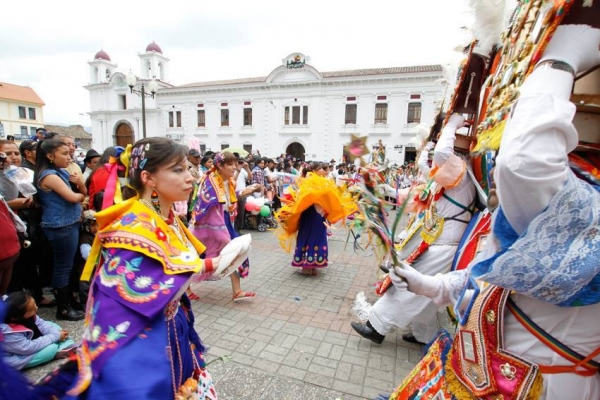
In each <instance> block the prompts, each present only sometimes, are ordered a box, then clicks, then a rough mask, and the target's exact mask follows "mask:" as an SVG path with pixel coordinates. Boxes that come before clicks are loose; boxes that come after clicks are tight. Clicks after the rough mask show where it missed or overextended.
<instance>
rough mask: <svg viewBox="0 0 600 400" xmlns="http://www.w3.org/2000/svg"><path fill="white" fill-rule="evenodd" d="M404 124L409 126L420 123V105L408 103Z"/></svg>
mask: <svg viewBox="0 0 600 400" xmlns="http://www.w3.org/2000/svg"><path fill="white" fill-rule="evenodd" d="M406 122H407V123H409V124H418V123H420V122H421V103H408V114H407V118H406Z"/></svg>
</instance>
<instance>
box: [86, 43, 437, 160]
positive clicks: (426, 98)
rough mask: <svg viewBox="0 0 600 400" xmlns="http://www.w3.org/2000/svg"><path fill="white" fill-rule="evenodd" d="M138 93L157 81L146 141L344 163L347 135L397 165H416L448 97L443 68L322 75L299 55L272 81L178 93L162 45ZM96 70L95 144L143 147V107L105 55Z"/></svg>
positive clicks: (144, 67)
mask: <svg viewBox="0 0 600 400" xmlns="http://www.w3.org/2000/svg"><path fill="white" fill-rule="evenodd" d="M139 58H140V70H141V72H140V76H139V78H138V83H137V85H136V86H137V89H139V88H140V85H141V84H142V83H143V84H145V85H146V91H147V86H148V83H149V81H150V80H151V79H153V78H155V79H156V81H157V83H158V91H157V93H156V96H155V97H154V98H146V100H145V110H146V111H145V114H146V123H147V132H146V135H147V136H148V137H150V136H167V137H170V138H172V139H174V140H177V141H180V142H181V143H185V144H189V145H192V146H194V147H196V146H197V147H198V148H199V149H200V150H201V151H206V150H213V151H218V150H220V149H223V148H226V147H239V148H244V149H246V150H248V151H250V152H254V151H260V154H262V155H263V156H278V155H279V154H281V153H288V154H292V155H294V156H296V157H302V158H304V159H307V160H330V159H336V160H340V159H341V158H342V149H343V146H344V145H346V144H348V142H349V141H350V135H351V134H355V135H358V136H368V141H367V144H368V145H369V146H376V145H377V143H378V140H379V139H381V140H382V141H383V143H384V144H385V145H386V150H387V155H388V158H390V160H392V161H395V162H400V163H401V162H403V161H405V160H407V161H408V160H410V159H414V151H415V149H414V148H413V147H411V143H410V142H411V139H412V138H413V137H414V136H415V129H414V128H415V126H416V125H418V124H419V123H423V124H431V123H432V122H433V119H434V114H435V110H436V107H437V106H438V103H439V101H440V100H441V98H442V96H443V93H444V89H445V87H444V86H442V85H441V84H440V83H439V82H440V81H442V80H443V79H442V78H443V77H444V76H443V70H442V67H441V66H440V65H426V66H412V67H398V68H376V69H361V70H345V71H331V72H321V71H319V70H317V69H316V68H315V67H314V66H312V65H311V64H309V62H308V61H309V58H308V57H306V56H304V55H303V54H300V53H292V54H290V55H289V56H288V57H286V58H284V59H283V60H282V63H281V65H279V66H277V67H276V68H275V69H273V70H272V71H271V72H270V73H269V74H268V75H267V76H263V77H257V78H246V79H235V80H225V81H213V82H197V83H190V84H185V85H179V86H173V85H171V84H170V83H169V81H170V79H169V73H168V72H169V66H168V63H169V59H168V58H167V57H165V56H164V55H163V54H162V50H161V49H160V47H159V46H158V45H157V44H156V43H154V42H153V43H151V44H149V45H148V47H147V48H146V52H144V53H142V54H139ZM88 64H89V65H90V83H89V85H87V86H86V89H88V90H89V91H90V103H91V111H90V113H89V114H90V116H91V120H92V134H93V136H94V146H95V147H96V148H97V149H99V150H100V149H103V148H105V147H107V146H112V145H116V144H118V145H125V144H127V143H131V142H133V141H135V140H138V139H140V138H142V137H143V130H142V109H141V97H140V96H139V95H138V94H135V93H131V91H130V88H129V87H128V86H127V84H126V76H125V75H124V74H123V73H122V72H117V71H116V67H117V66H116V65H115V64H113V63H112V61H111V60H110V57H109V56H108V54H106V53H105V52H104V51H100V52H98V53H97V54H96V56H95V57H94V60H93V61H90V62H89V63H88Z"/></svg>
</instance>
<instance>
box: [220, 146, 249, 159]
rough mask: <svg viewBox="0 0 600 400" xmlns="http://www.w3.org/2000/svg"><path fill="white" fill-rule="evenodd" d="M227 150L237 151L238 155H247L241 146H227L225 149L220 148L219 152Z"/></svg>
mask: <svg viewBox="0 0 600 400" xmlns="http://www.w3.org/2000/svg"><path fill="white" fill-rule="evenodd" d="M224 151H229V152H230V153H238V154H239V155H240V157H246V156H247V155H248V151H247V150H244V149H243V148H241V147H228V148H226V149H223V150H221V152H224Z"/></svg>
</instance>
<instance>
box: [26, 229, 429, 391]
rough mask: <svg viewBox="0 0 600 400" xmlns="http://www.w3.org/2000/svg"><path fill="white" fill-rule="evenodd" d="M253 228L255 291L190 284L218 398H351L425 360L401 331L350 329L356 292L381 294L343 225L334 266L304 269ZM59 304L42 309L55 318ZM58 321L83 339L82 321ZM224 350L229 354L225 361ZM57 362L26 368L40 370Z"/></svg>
mask: <svg viewBox="0 0 600 400" xmlns="http://www.w3.org/2000/svg"><path fill="white" fill-rule="evenodd" d="M248 232H250V233H252V238H253V241H252V251H251V256H250V265H251V267H250V276H249V277H248V278H246V279H244V280H242V288H243V289H244V290H250V291H254V292H256V293H257V297H256V298H255V299H253V300H249V301H243V302H236V303H234V302H233V300H232V292H231V284H230V280H229V279H226V280H223V281H219V282H202V283H199V284H194V285H193V287H192V289H193V290H194V292H195V293H197V294H198V295H199V296H200V300H198V301H194V302H192V303H193V308H194V312H195V315H196V329H197V331H198V333H199V334H200V337H201V338H202V341H203V342H204V344H205V345H206V346H207V347H208V353H207V357H206V359H207V361H208V362H211V361H213V362H212V363H211V365H210V366H209V371H210V372H211V374H212V375H213V378H214V380H215V382H216V388H217V393H218V395H219V399H222V400H238V399H249V400H253V399H257V400H258V399H265V400H266V399H332V400H333V399H346V400H351V399H364V398H366V399H373V398H375V397H377V395H378V394H379V393H383V392H388V393H389V392H391V391H392V390H393V389H394V388H395V387H396V386H397V385H398V384H399V383H400V382H401V380H402V379H403V378H404V377H405V376H406V375H407V374H408V373H409V372H410V370H411V369H412V368H413V367H414V365H415V364H416V363H417V362H418V361H419V360H420V358H421V346H419V345H416V344H411V343H407V342H404V341H403V340H402V338H401V336H402V335H401V334H402V332H392V333H390V334H388V335H387V336H386V338H385V341H384V342H383V343H382V344H381V345H377V344H374V343H372V342H371V341H369V340H367V339H364V338H362V337H360V336H358V334H356V333H355V332H354V331H353V330H352V328H351V327H350V322H351V321H353V320H356V317H355V316H354V315H353V313H352V311H351V308H352V303H353V302H354V298H355V296H356V294H357V293H358V292H361V291H364V292H365V293H366V294H367V297H368V299H369V300H370V301H371V302H374V301H375V300H376V296H375V295H374V290H373V289H374V288H373V285H374V283H375V282H376V275H375V271H376V260H375V257H374V256H371V257H362V256H359V255H357V254H355V253H354V251H353V249H352V244H351V243H348V244H346V231H345V229H344V228H338V229H334V231H333V236H332V237H331V238H330V241H329V261H330V265H329V267H327V268H325V269H323V270H319V275H317V276H306V275H301V274H299V273H298V269H297V268H293V267H291V266H290V260H291V257H292V256H291V254H288V253H286V252H285V251H284V250H283V249H281V247H280V246H279V242H278V240H277V238H276V237H275V235H274V233H273V231H267V232H264V233H260V232H257V231H248ZM242 233H247V232H242ZM54 311H55V310H49V311H46V310H41V311H40V314H41V315H42V316H43V317H44V318H47V319H49V320H52V319H53V318H52V316H53V315H52V313H53V312H54ZM61 325H62V326H63V327H65V328H66V329H70V330H71V332H72V337H74V338H75V339H78V338H80V337H81V330H82V329H81V322H74V323H73V322H66V323H63V322H62V321H61ZM224 356H229V357H232V359H231V360H230V361H228V362H223V361H222V360H221V359H220V358H219V357H224ZM53 366H55V363H54V364H50V365H48V366H44V367H38V368H35V369H33V370H31V371H29V372H28V375H29V376H30V378H32V379H36V378H39V377H40V376H43V375H44V374H45V373H46V372H47V371H49V370H50V369H51V368H52V367H53Z"/></svg>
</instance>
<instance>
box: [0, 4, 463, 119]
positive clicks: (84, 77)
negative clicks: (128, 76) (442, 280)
mask: <svg viewBox="0 0 600 400" xmlns="http://www.w3.org/2000/svg"><path fill="white" fill-rule="evenodd" d="M466 3H467V0H419V1H408V0H371V1H369V2H367V1H365V0H361V1H355V0H344V1H342V0H320V1H315V0H303V1H289V0H273V1H271V0H240V1H228V0H221V1H210V2H209V1H192V0H189V1H180V0H170V1H154V0H146V1H143V2H142V1H132V0H130V1H126V0H121V1H116V0H104V1H100V2H89V1H85V0H78V1H71V0H59V1H46V0H44V1H41V0H30V1H29V2H27V5H26V6H24V5H23V4H21V3H20V2H16V1H10V2H8V1H5V2H3V6H2V16H3V18H2V21H1V23H0V81H2V82H10V83H14V84H19V85H26V86H31V87H33V88H34V89H35V90H36V92H37V93H38V94H39V95H40V96H41V98H42V99H43V100H44V102H45V103H46V106H45V108H44V116H45V122H46V123H62V124H83V125H88V124H89V117H87V115H86V114H85V113H86V112H87V111H88V110H89V96H88V92H87V90H85V89H84V88H83V86H85V85H86V84H87V83H88V80H89V67H88V65H87V62H88V61H91V60H92V59H93V56H94V54H95V53H96V52H97V51H98V50H100V49H104V50H105V51H106V52H107V53H108V54H109V55H110V57H111V59H112V61H113V62H115V63H117V64H118V69H119V70H121V71H124V72H127V71H129V70H130V69H131V70H133V71H134V72H136V73H139V68H140V63H139V59H138V57H137V54H138V53H140V52H143V51H144V50H145V48H146V45H148V43H150V42H152V41H153V40H154V41H156V43H158V44H159V45H160V46H161V48H162V50H163V53H164V55H165V56H167V57H169V58H170V59H171V61H170V64H169V68H170V80H171V83H172V84H175V85H179V84H185V83H190V82H198V81H209V80H218V79H234V78H247V77H255V76H266V75H268V74H269V72H271V71H272V70H273V69H274V68H276V67H277V66H279V65H280V63H281V59H282V58H284V57H285V56H287V55H288V54H290V53H293V52H301V53H304V54H306V55H307V56H309V57H310V63H311V64H312V65H313V66H314V67H316V68H317V69H318V70H320V71H334V70H341V69H356V68H378V67H395V66H407V65H424V64H434V63H440V64H448V63H451V62H456V59H457V53H456V52H455V50H454V49H455V47H456V46H457V45H458V44H461V43H464V42H465V41H466V40H468V39H465V38H466V34H465V33H464V30H461V27H462V26H466V25H468V24H469V23H470V13H469V11H468V7H467V5H466Z"/></svg>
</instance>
